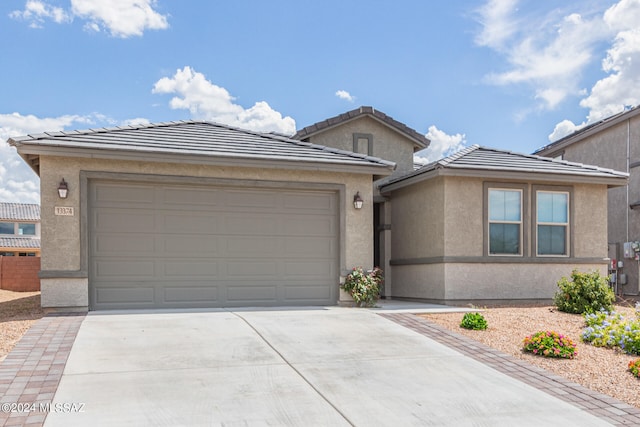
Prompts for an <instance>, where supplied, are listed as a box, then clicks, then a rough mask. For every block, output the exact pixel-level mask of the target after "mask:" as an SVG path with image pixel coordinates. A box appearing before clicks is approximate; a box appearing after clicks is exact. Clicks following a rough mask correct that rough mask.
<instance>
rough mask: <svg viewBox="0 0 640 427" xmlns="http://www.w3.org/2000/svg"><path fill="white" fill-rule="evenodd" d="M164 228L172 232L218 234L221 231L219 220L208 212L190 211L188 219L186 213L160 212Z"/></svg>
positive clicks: (165, 231) (165, 230) (164, 230)
mask: <svg viewBox="0 0 640 427" xmlns="http://www.w3.org/2000/svg"><path fill="white" fill-rule="evenodd" d="M159 215H160V216H161V218H162V219H161V222H162V230H163V232H164V233H172V234H216V233H218V232H220V231H221V227H220V224H219V220H217V219H216V218H213V217H212V216H211V215H210V214H208V213H207V212H204V213H194V212H190V215H189V218H188V220H187V219H186V218H185V215H184V214H179V213H160V214H159Z"/></svg>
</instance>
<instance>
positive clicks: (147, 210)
mask: <svg viewBox="0 0 640 427" xmlns="http://www.w3.org/2000/svg"><path fill="white" fill-rule="evenodd" d="M9 144H10V145H12V146H15V147H16V148H17V150H18V153H19V154H20V155H21V156H22V158H23V159H24V160H25V161H26V162H27V163H28V164H29V165H30V166H31V168H33V170H34V171H35V172H36V173H37V174H38V175H39V176H40V182H41V188H42V189H43V191H42V193H41V201H42V202H41V206H42V271H41V273H40V277H41V282H40V284H41V291H42V299H41V300H42V305H43V306H45V307H55V308H60V309H62V308H64V309H70V308H72V309H79V310H86V309H87V308H89V309H90V310H97V309H115V308H162V307H172V308H182V307H230V306H269V305H272V306H273V305H276V306H280V305H331V304H335V303H336V301H338V300H339V299H340V298H341V295H340V294H339V287H338V283H339V281H340V280H341V278H344V276H345V275H346V274H348V272H349V271H350V269H351V268H352V267H354V266H358V265H363V266H366V267H370V266H371V260H372V259H373V244H372V240H371V234H372V222H371V218H372V215H373V211H372V208H373V204H372V201H373V193H372V192H373V188H372V184H371V183H372V181H373V180H377V179H379V178H380V177H383V176H387V175H390V174H391V173H392V172H393V169H394V167H395V165H394V163H393V162H390V161H385V160H381V159H379V158H374V157H371V156H368V155H359V154H354V153H351V152H347V151H343V150H336V149H332V148H327V147H323V146H319V145H314V144H310V143H306V142H301V141H298V140H293V139H289V138H286V137H281V136H277V135H266V134H260V133H256V132H250V131H245V130H240V129H236V128H232V127H228V126H223V125H219V124H214V123H209V122H198V121H188V122H170V123H163V124H153V125H146V126H145V125H141V126H128V127H122V128H112V129H98V130H87V131H73V132H53V133H44V134H39V135H32V136H26V137H19V138H11V139H9ZM57 188H59V189H60V190H64V189H67V192H66V193H67V194H63V195H64V196H66V197H65V198H62V197H61V195H60V194H59V192H58V191H57ZM356 194H359V195H360V197H361V198H362V199H363V200H364V206H363V207H362V208H361V209H356V208H355V206H354V203H353V199H354V196H355V195H356Z"/></svg>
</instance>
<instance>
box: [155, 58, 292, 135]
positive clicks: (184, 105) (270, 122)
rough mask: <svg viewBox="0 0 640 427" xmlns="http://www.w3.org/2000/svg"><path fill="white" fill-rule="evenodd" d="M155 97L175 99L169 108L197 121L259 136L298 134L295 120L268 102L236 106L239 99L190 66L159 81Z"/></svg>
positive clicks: (171, 101) (156, 85)
mask: <svg viewBox="0 0 640 427" xmlns="http://www.w3.org/2000/svg"><path fill="white" fill-rule="evenodd" d="M152 93H155V94H173V95H175V96H174V97H173V98H171V100H170V101H169V106H170V107H171V108H172V109H184V110H189V112H190V113H191V116H192V117H193V118H194V119H200V120H211V121H215V122H219V123H223V124H227V125H230V126H237V127H240V128H245V129H251V130H254V131H258V132H279V133H283V134H285V135H293V134H294V133H295V131H296V123H295V121H294V120H293V119H292V118H291V117H282V114H280V113H279V112H277V111H275V110H273V109H272V108H271V107H270V106H269V104H267V103H266V102H264V101H261V102H256V103H255V104H254V105H253V106H252V107H251V108H249V109H245V108H243V107H242V106H240V105H238V104H235V103H234V101H235V98H234V97H232V96H231V94H229V92H228V91H227V90H226V89H225V88H223V87H220V86H217V85H215V84H213V83H211V82H210V81H208V80H207V79H206V77H205V76H204V74H202V73H199V72H196V71H195V70H193V69H191V67H188V66H186V67H184V68H183V69H181V70H180V69H179V70H177V71H176V73H175V74H174V75H173V76H172V77H163V78H161V79H160V80H158V81H157V82H156V84H155V85H154V87H153V90H152Z"/></svg>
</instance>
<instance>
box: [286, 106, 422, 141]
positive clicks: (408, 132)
mask: <svg viewBox="0 0 640 427" xmlns="http://www.w3.org/2000/svg"><path fill="white" fill-rule="evenodd" d="M362 116H370V117H374V118H376V119H378V120H379V121H381V122H383V123H384V124H386V125H387V126H389V127H391V128H393V129H395V130H396V131H398V132H400V133H402V134H404V135H405V136H406V137H407V138H409V139H411V140H412V141H413V142H414V144H415V145H416V146H418V148H421V149H422V148H427V147H428V146H429V144H430V142H431V141H429V140H428V139H427V137H426V136H424V135H422V134H420V133H418V132H417V131H415V130H414V129H411V128H410V127H409V126H407V125H405V124H404V123H401V122H399V121H397V120H395V119H394V118H393V117H390V116H387V115H386V114H385V113H383V112H382V111H378V110H376V109H375V108H373V107H360V108H356V109H355V110H351V111H347V112H346V113H343V114H340V115H338V116H335V117H331V118H329V119H326V120H323V121H321V122H318V123H315V124H312V125H310V126H307V127H305V128H303V129H300V130H299V131H298V132H297V133H296V134H295V135H294V136H293V137H294V138H296V139H305V138H308V137H310V136H311V135H313V134H316V133H318V132H322V131H324V130H326V129H329V128H332V127H334V126H338V125H340V124H342V123H345V122H348V121H351V120H354V119H356V118H359V117H362Z"/></svg>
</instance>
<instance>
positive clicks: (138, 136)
mask: <svg viewBox="0 0 640 427" xmlns="http://www.w3.org/2000/svg"><path fill="white" fill-rule="evenodd" d="M8 142H9V144H10V145H13V146H16V147H18V152H20V148H21V147H23V146H29V147H34V146H35V147H45V148H54V149H58V148H65V149H78V150H82V149H91V150H103V151H106V150H111V151H114V150H116V151H119V152H127V153H137V154H147V153H148V154H169V155H192V156H198V157H199V158H203V157H204V158H206V157H217V158H223V159H232V158H233V159H240V160H256V159H258V160H270V161H285V162H298V163H299V162H310V163H323V164H335V165H346V166H371V167H376V168H379V169H380V170H381V171H384V170H385V169H388V170H389V171H391V170H393V168H394V167H395V163H393V162H389V161H387V160H382V159H379V158H377V157H371V156H366V155H363V154H358V153H352V152H350V151H344V150H338V149H335V148H329V147H324V146H321V145H316V144H310V143H308V142H302V141H299V140H295V139H291V138H288V137H285V136H281V135H277V134H266V133H259V132H252V131H248V130H243V129H238V128H234V127H231V126H226V125H221V124H218V123H212V122H207V121H177V122H167V123H156V124H149V125H136V126H122V127H115V128H102V129H89V130H82V131H64V132H47V133H43V134H37V135H28V136H23V137H15V138H10V139H9V141H8ZM23 157H24V156H23ZM174 158H175V157H174ZM175 159H176V160H178V158H175ZM25 160H26V159H25Z"/></svg>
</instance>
